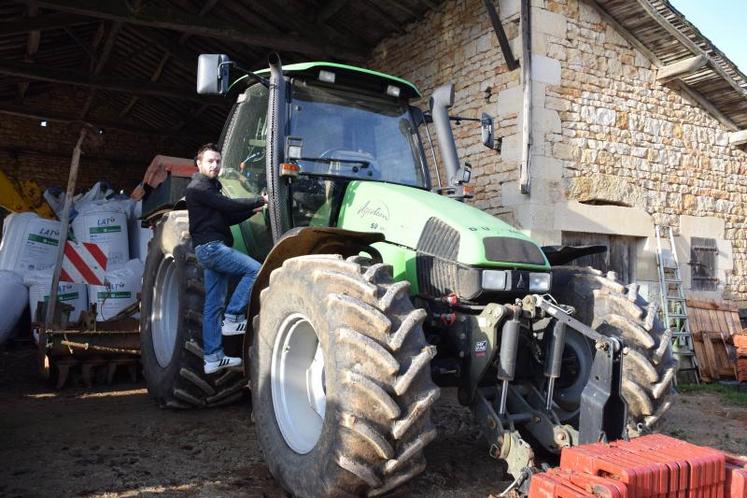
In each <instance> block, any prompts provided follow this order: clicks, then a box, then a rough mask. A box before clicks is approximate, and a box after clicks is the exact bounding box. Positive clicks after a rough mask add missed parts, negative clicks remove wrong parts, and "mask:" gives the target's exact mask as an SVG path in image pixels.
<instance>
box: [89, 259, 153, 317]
mask: <svg viewBox="0 0 747 498" xmlns="http://www.w3.org/2000/svg"><path fill="white" fill-rule="evenodd" d="M142 281H143V262H142V261H140V260H139V259H132V260H130V261H129V262H127V264H126V265H124V266H123V267H121V268H119V269H116V270H112V271H108V272H107V273H106V285H89V286H88V301H89V302H90V303H91V304H96V321H99V322H103V321H106V320H111V319H112V318H114V317H115V316H116V315H117V314H118V313H119V312H121V311H122V310H124V309H125V308H127V307H128V306H129V305H131V304H132V303H134V302H135V301H137V295H138V293H139V292H140V289H141V287H142ZM137 316H138V315H135V316H134V317H135V318H137Z"/></svg>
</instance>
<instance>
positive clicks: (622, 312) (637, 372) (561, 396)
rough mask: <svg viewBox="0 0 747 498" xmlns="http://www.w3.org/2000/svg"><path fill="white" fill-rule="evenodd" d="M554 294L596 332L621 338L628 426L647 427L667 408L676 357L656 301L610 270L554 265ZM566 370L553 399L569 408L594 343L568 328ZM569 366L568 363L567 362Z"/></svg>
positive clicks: (575, 405)
mask: <svg viewBox="0 0 747 498" xmlns="http://www.w3.org/2000/svg"><path fill="white" fill-rule="evenodd" d="M552 272H553V273H552V274H553V282H552V295H553V297H555V299H557V301H558V302H560V303H562V304H567V305H571V306H573V307H574V308H575V309H576V318H578V320H580V321H581V322H583V323H584V324H586V325H588V326H590V327H591V328H593V329H595V330H596V331H597V332H599V333H601V334H603V335H606V336H612V337H619V338H621V339H622V340H623V342H624V344H625V348H624V350H623V379H622V395H623V398H624V399H625V401H626V403H627V405H628V430H629V432H630V433H631V434H636V433H639V432H641V431H642V430H646V429H647V428H649V427H651V426H652V425H653V424H654V423H656V421H658V420H659V418H660V417H661V415H662V414H663V413H664V412H665V411H666V410H667V409H668V408H669V406H670V404H671V400H669V399H668V398H669V395H670V394H671V392H672V382H673V380H674V375H675V372H676V369H677V362H676V361H675V360H674V359H673V357H672V350H671V346H670V339H671V336H670V333H669V332H667V330H666V329H665V328H664V327H663V324H662V323H661V321H660V320H659V318H658V317H657V316H656V314H657V307H656V305H654V304H648V303H647V302H646V300H645V299H643V297H642V296H640V295H639V293H638V284H629V285H627V286H625V285H622V284H621V283H620V282H618V281H617V280H616V279H615V277H614V274H611V273H610V274H607V275H604V274H603V273H602V272H601V271H599V270H595V269H593V268H581V267H568V266H565V267H564V266H561V267H553V269H552ZM568 338H569V339H573V340H570V341H567V342H566V349H565V351H564V362H563V365H564V366H563V368H564V371H562V372H561V378H560V379H558V382H559V388H558V389H557V390H556V391H555V401H556V403H557V404H558V405H559V406H560V407H562V408H563V409H566V410H568V411H569V413H573V412H574V411H576V410H577V409H578V406H579V404H580V402H581V393H582V391H583V388H584V386H585V385H586V382H587V380H588V378H589V373H590V371H591V363H592V361H593V348H592V347H591V344H590V343H589V341H585V340H583V338H582V336H581V335H580V334H578V333H575V334H569V335H568ZM566 367H568V368H566Z"/></svg>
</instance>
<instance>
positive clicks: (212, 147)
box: [195, 142, 221, 163]
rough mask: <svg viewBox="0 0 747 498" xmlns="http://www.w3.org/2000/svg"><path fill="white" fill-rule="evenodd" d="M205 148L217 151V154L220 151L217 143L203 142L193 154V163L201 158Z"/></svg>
mask: <svg viewBox="0 0 747 498" xmlns="http://www.w3.org/2000/svg"><path fill="white" fill-rule="evenodd" d="M207 150H212V151H213V152H217V153H218V154H220V153H221V152H220V148H219V147H218V146H217V145H215V144H214V143H212V142H211V143H209V144H205V145H203V146H202V147H200V148H199V149H197V154H196V155H195V163H196V162H197V161H200V160H202V153H203V152H205V151H207Z"/></svg>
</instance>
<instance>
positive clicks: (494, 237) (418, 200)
mask: <svg viewBox="0 0 747 498" xmlns="http://www.w3.org/2000/svg"><path fill="white" fill-rule="evenodd" d="M338 226H339V227H340V228H344V229H347V230H356V231H362V232H381V233H383V234H384V236H385V237H386V241H387V242H389V243H392V244H396V245H399V246H404V247H406V248H409V249H412V250H414V251H417V252H418V253H424V254H429V255H431V256H435V257H438V258H442V259H446V260H450V261H455V262H458V263H460V264H462V265H467V266H473V267H500V268H518V269H529V270H548V269H549V263H548V262H547V259H546V258H545V255H544V254H543V253H542V250H541V249H540V248H539V246H538V245H537V244H535V243H534V242H533V241H532V240H530V239H529V238H528V237H527V236H526V235H524V234H522V233H521V232H520V231H518V230H516V229H515V228H513V227H511V226H510V225H508V224H506V223H504V222H503V221H501V220H499V219H497V218H495V217H493V216H491V215H489V214H487V213H485V212H483V211H481V210H479V209H477V208H475V207H472V206H469V205H467V204H464V203H462V202H457V201H455V200H453V199H449V198H448V197H444V196H441V195H438V194H435V193H432V192H428V191H425V190H420V189H416V188H412V187H406V186H403V185H395V184H389V183H381V182H358V181H354V182H351V183H350V185H349V186H348V189H347V191H346V193H345V197H344V200H343V203H342V208H341V210H340V216H339V220H338Z"/></svg>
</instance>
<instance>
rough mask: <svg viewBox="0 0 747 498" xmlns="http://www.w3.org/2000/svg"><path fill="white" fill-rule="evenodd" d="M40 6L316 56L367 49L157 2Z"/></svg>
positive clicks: (65, 1) (52, 1)
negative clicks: (247, 27)
mask: <svg viewBox="0 0 747 498" xmlns="http://www.w3.org/2000/svg"><path fill="white" fill-rule="evenodd" d="M39 6H40V7H44V8H48V9H53V10H59V11H63V12H68V13H71V14H78V15H84V16H89V17H96V18H100V19H109V20H112V21H120V22H126V23H130V24H137V25H141V26H150V27H154V28H163V29H170V30H174V31H180V32H183V33H190V34H193V35H200V36H206V37H210V38H218V39H222V40H233V41H238V42H241V43H244V44H247V45H253V46H260V47H269V48H274V49H276V50H287V51H290V52H298V53H302V54H306V55H313V56H329V55H336V56H338V57H340V58H344V59H349V60H351V61H357V62H360V61H362V60H364V56H365V55H366V54H365V53H360V52H358V51H355V50H354V49H351V48H350V47H346V46H339V45H330V44H326V43H323V42H319V41H317V40H315V39H311V38H305V37H298V36H290V35H283V36H277V35H276V34H273V33H263V32H258V31H251V32H248V31H247V30H244V29H242V28H241V26H238V25H235V24H232V23H230V22H227V21H221V20H218V19H214V18H210V17H200V16H197V15H192V14H187V13H185V12H183V11H180V10H178V9H164V8H159V7H156V6H153V5H148V4H145V5H142V6H141V7H139V8H138V9H136V10H133V11H130V10H128V9H127V7H126V4H125V3H122V2H119V1H114V0H101V1H92V0H39Z"/></svg>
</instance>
